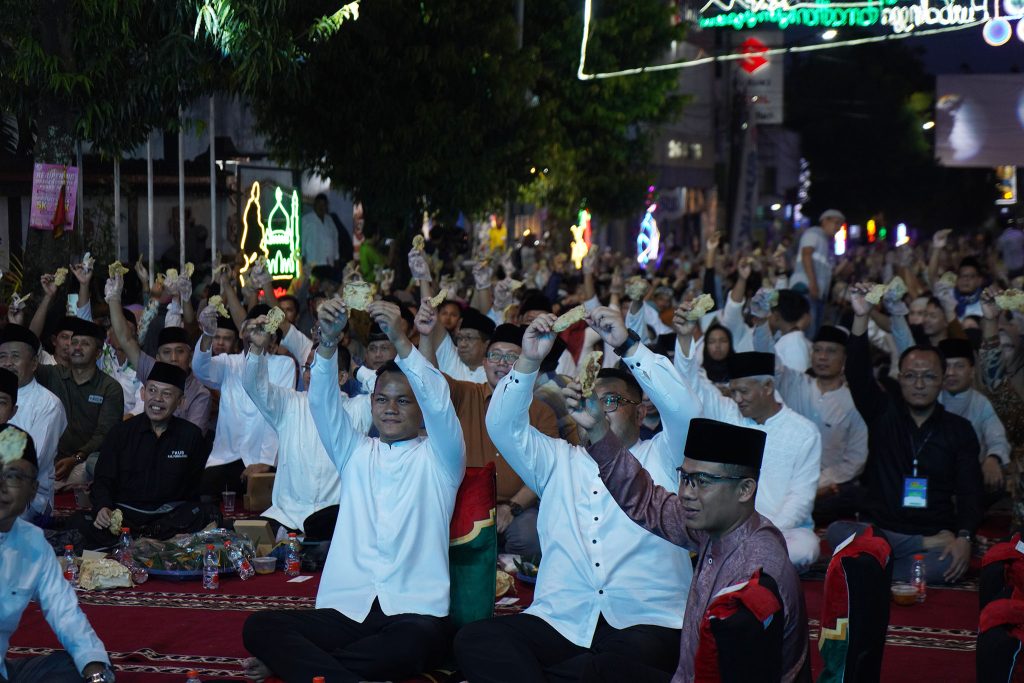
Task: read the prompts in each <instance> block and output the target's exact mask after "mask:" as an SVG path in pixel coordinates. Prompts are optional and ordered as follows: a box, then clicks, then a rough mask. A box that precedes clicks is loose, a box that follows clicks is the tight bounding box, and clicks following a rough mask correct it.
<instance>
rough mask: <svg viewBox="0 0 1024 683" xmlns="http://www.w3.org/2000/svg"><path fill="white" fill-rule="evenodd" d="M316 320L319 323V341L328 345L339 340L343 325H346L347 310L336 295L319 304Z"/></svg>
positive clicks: (343, 328) (342, 301) (343, 329)
mask: <svg viewBox="0 0 1024 683" xmlns="http://www.w3.org/2000/svg"><path fill="white" fill-rule="evenodd" d="M317 320H319V321H320V339H321V341H326V342H329V343H333V342H336V341H337V340H338V339H341V334H342V332H344V331H345V325H346V323H348V308H347V307H346V306H345V302H344V300H342V298H341V297H340V296H338V295H337V294H335V295H334V296H333V297H331V298H330V299H328V300H327V301H325V302H323V303H322V304H320V308H319V309H317Z"/></svg>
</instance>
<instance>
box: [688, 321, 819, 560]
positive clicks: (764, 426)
mask: <svg viewBox="0 0 1024 683" xmlns="http://www.w3.org/2000/svg"><path fill="white" fill-rule="evenodd" d="M686 306H689V304H683V307H686ZM680 347H681V350H682V353H679V350H678V349H677V351H676V358H675V362H676V368H680V369H681V371H682V374H683V380H684V381H685V382H687V383H689V385H690V386H691V387H692V388H693V390H694V391H695V392H696V393H697V395H698V396H699V397H700V400H701V403H702V404H703V408H704V416H705V417H709V418H711V419H712V420H718V421H719V422H728V423H729V424H734V425H738V426H740V427H750V428H752V429H760V430H761V431H763V432H765V433H766V434H767V435H768V439H767V441H766V442H765V450H764V466H763V468H762V470H761V480H760V483H759V486H758V491H757V499H756V500H755V502H754V504H755V507H756V509H757V511H758V512H760V513H761V514H762V515H764V516H765V517H767V518H768V519H769V520H771V522H772V524H774V525H775V526H776V527H778V529H779V531H781V532H782V535H783V536H785V537H786V546H787V547H788V548H789V559H790V560H791V561H792V562H793V565H794V566H795V567H796V568H797V570H798V571H801V570H804V569H806V568H807V567H808V566H809V565H811V564H812V563H813V562H814V561H815V560H817V559H818V555H820V554H821V548H820V543H819V541H818V537H817V536H816V535H815V533H814V520H813V519H812V517H811V513H812V511H813V510H814V499H815V495H816V493H817V490H818V478H819V477H820V475H821V434H820V433H819V432H818V429H817V427H815V426H814V423H813V422H811V421H810V420H808V419H807V418H805V417H803V416H801V415H799V414H797V413H796V412H795V411H794V410H791V409H790V408H788V407H787V406H786V405H784V404H782V403H779V402H778V401H776V400H775V380H774V375H775V356H774V355H773V354H770V353H760V352H757V351H749V352H746V353H737V354H735V355H733V356H732V357H731V358H730V359H729V377H730V378H731V380H730V382H729V388H730V391H731V394H732V398H726V397H725V396H723V395H722V393H721V392H720V391H719V390H718V388H717V387H716V386H715V385H714V384H712V383H711V382H710V381H708V379H707V378H706V377H702V376H701V374H700V372H699V368H698V366H697V362H696V360H694V358H693V356H692V352H693V349H692V347H693V344H692V343H689V342H688V338H687V337H686V336H684V337H683V341H682V342H681V344H680Z"/></svg>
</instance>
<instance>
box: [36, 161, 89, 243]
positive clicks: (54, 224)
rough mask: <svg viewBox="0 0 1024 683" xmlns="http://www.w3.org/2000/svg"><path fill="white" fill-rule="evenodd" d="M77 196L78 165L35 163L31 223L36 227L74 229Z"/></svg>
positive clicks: (40, 228) (38, 228) (61, 229)
mask: <svg viewBox="0 0 1024 683" xmlns="http://www.w3.org/2000/svg"><path fill="white" fill-rule="evenodd" d="M77 200H78V168H77V167H76V166H60V165H58V164H36V165H35V167H34V168H33V171H32V210H31V211H30V213H29V222H28V224H29V226H30V227H33V228H35V229H37V230H57V231H58V232H63V231H64V230H73V229H74V227H75V208H76V204H77Z"/></svg>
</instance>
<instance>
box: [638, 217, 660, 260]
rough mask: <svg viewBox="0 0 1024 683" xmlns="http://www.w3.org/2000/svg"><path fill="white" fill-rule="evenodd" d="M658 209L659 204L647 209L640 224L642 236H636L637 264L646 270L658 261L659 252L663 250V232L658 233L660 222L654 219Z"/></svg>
mask: <svg viewBox="0 0 1024 683" xmlns="http://www.w3.org/2000/svg"><path fill="white" fill-rule="evenodd" d="M657 209H658V205H657V204H651V205H650V206H649V207H647V213H646V214H644V219H643V221H641V223H640V234H639V235H637V236H636V262H637V263H639V264H640V265H641V266H643V267H644V268H646V267H647V264H648V263H650V262H651V261H657V260H658V250H659V249H660V248H661V232H659V231H658V221H656V220H655V219H654V212H655V211H657Z"/></svg>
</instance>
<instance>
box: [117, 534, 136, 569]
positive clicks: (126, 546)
mask: <svg viewBox="0 0 1024 683" xmlns="http://www.w3.org/2000/svg"><path fill="white" fill-rule="evenodd" d="M132 545H133V543H132V530H131V529H129V528H128V527H126V526H123V527H121V540H120V541H119V542H118V544H117V559H118V561H119V562H120V563H121V564H123V565H124V566H126V567H128V569H131V568H132Z"/></svg>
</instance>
